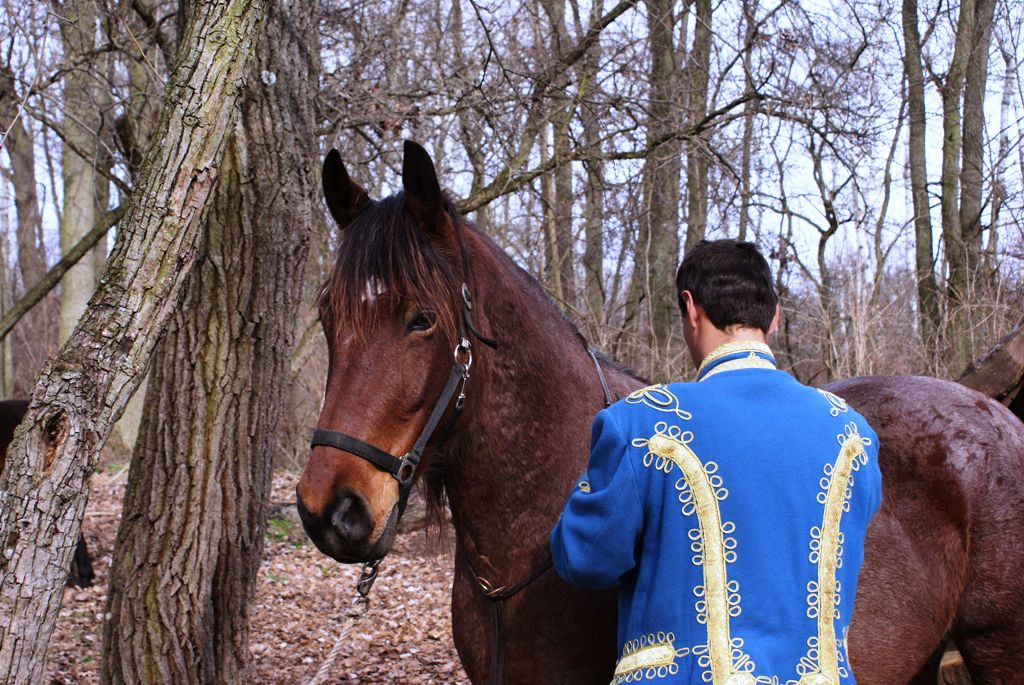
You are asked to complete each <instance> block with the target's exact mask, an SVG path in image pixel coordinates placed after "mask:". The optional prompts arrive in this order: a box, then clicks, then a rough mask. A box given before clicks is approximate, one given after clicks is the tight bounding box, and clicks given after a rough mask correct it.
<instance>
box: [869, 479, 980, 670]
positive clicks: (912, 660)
mask: <svg viewBox="0 0 1024 685" xmlns="http://www.w3.org/2000/svg"><path fill="white" fill-rule="evenodd" d="M891 490H892V491H893V492H895V487H893V488H891ZM894 499H895V498H894ZM892 501H893V500H889V502H887V503H883V505H882V510H881V511H880V512H879V513H878V515H876V516H875V518H874V520H872V522H871V525H870V526H869V528H868V548H867V549H866V550H865V552H866V553H865V558H864V565H863V566H861V571H860V579H859V581H858V587H857V599H856V602H855V605H854V613H853V620H852V622H851V624H850V638H849V644H850V664H851V666H852V667H853V675H854V677H855V678H856V679H857V684H858V685H926V684H927V685H935V683H936V680H937V673H938V662H937V661H936V655H938V658H940V659H941V656H942V647H943V646H944V644H945V641H946V634H947V632H948V631H949V628H950V625H951V624H952V623H953V620H954V618H955V616H956V611H957V605H958V603H959V599H960V592H961V589H962V588H963V586H964V581H963V579H964V578H965V577H966V575H967V571H966V565H967V555H966V550H964V549H963V546H962V544H961V543H960V538H959V533H958V531H957V530H956V527H955V526H953V525H950V524H948V523H942V524H936V523H934V522H932V521H929V524H930V525H929V527H927V531H928V535H927V538H928V539H927V540H924V541H922V540H918V539H915V536H914V535H912V534H910V533H908V531H907V529H906V528H905V527H904V526H903V524H902V523H901V521H900V520H899V519H898V518H897V517H896V516H894V514H893V511H892V510H891V506H892V505H891V502H892ZM929 674H931V679H930V680H929V679H928V678H929Z"/></svg>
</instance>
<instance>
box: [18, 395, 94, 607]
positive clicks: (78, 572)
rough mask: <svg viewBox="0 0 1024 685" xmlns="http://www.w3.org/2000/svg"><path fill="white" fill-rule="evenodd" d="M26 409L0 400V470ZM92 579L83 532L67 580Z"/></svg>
mask: <svg viewBox="0 0 1024 685" xmlns="http://www.w3.org/2000/svg"><path fill="white" fill-rule="evenodd" d="M27 411H28V401H26V400H0V472H2V471H3V470H4V463H5V462H6V461H7V448H8V447H9V446H10V444H11V441H12V440H13V439H14V429H16V428H17V427H18V424H20V423H21V420H22V419H23V418H25V412H27ZM92 579H93V570H92V560H91V559H90V558H89V548H88V547H86V546H85V535H84V534H83V535H81V536H79V538H78V545H77V546H76V547H75V558H74V561H73V562H72V564H71V574H70V575H69V576H68V582H69V583H72V584H74V585H77V586H78V587H89V586H90V585H92Z"/></svg>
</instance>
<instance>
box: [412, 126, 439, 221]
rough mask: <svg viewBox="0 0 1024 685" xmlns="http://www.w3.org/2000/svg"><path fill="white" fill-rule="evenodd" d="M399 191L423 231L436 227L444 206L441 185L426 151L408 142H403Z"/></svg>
mask: <svg viewBox="0 0 1024 685" xmlns="http://www.w3.org/2000/svg"><path fill="white" fill-rule="evenodd" d="M402 189H403V190H404V191H405V205H406V207H408V208H409V211H411V212H412V215H413V216H414V217H416V220H417V221H419V223H420V225H421V226H423V227H424V228H435V227H437V226H438V225H439V222H438V219H439V218H440V216H441V212H442V209H443V207H444V199H443V196H442V195H441V185H440V184H439V183H438V182H437V172H436V171H434V162H433V160H431V159H430V155H429V154H427V151H426V150H424V149H423V148H422V147H420V146H419V145H418V144H417V143H414V142H412V141H411V140H407V141H405V150H404V156H403V159H402Z"/></svg>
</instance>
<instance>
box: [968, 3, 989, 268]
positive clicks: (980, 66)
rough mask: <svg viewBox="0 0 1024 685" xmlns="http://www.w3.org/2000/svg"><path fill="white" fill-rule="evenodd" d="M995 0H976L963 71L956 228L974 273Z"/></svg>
mask: <svg viewBox="0 0 1024 685" xmlns="http://www.w3.org/2000/svg"><path fill="white" fill-rule="evenodd" d="M995 5H996V3H995V0H976V3H975V13H976V14H975V18H974V31H973V32H972V34H971V52H970V55H969V56H968V58H967V69H966V71H965V72H964V108H963V110H964V114H963V135H962V136H961V140H962V145H963V148H962V161H961V164H960V231H961V234H962V240H963V243H964V247H965V254H966V258H967V268H968V270H969V272H970V275H971V276H972V277H975V276H977V275H978V266H979V257H980V256H981V230H982V225H981V211H982V202H981V188H982V178H983V173H984V169H983V168H982V167H983V166H984V164H985V85H986V84H987V82H988V51H989V45H990V43H991V39H992V16H993V13H994V12H995Z"/></svg>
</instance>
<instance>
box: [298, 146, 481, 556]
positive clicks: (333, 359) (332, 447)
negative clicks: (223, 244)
mask: <svg viewBox="0 0 1024 685" xmlns="http://www.w3.org/2000/svg"><path fill="white" fill-rule="evenodd" d="M323 190H324V197H325V199H326V202H327V207H328V209H329V210H330V213H331V215H332V216H333V217H334V220H335V221H336V222H337V224H338V227H339V229H340V231H341V240H340V241H339V243H340V246H339V251H338V256H337V259H336V261H335V264H334V267H333V269H332V271H331V274H330V275H329V277H328V279H327V282H326V283H325V284H324V286H323V287H322V289H321V291H320V294H319V300H318V307H319V311H320V320H321V323H322V325H323V330H324V334H325V335H326V337H327V348H328V353H329V366H328V372H327V388H326V391H325V396H324V404H323V409H322V410H321V412H320V418H319V421H318V424H317V428H318V430H317V433H316V434H314V441H313V442H314V446H313V448H312V450H311V452H310V457H309V462H308V463H307V465H306V468H305V471H304V472H303V474H302V479H301V480H300V482H299V485H298V488H297V493H296V494H297V504H298V510H299V515H300V518H301V520H302V523H303V526H304V527H305V530H306V533H307V534H308V535H309V537H310V538H311V539H312V540H313V542H314V543H315V544H316V546H317V547H318V548H319V549H320V550H321V551H322V552H324V553H325V554H327V555H328V556H331V557H333V558H334V559H336V560H338V561H341V562H345V563H351V562H357V561H371V560H374V559H379V558H381V557H383V556H384V555H385V554H386V553H387V552H388V550H389V548H390V546H391V544H392V541H393V539H394V536H395V531H396V529H397V524H398V519H399V517H400V516H401V512H402V509H403V508H404V505H405V501H404V498H405V496H407V494H408V485H410V484H411V480H412V479H413V477H414V476H416V475H418V474H417V472H422V471H423V468H422V467H421V468H419V469H416V464H415V463H409V459H408V455H410V454H412V453H414V452H415V451H416V450H414V446H416V449H420V448H421V447H423V445H421V444H420V443H421V442H422V443H426V442H427V438H429V434H430V433H431V432H432V431H433V427H434V426H431V424H440V425H441V426H444V425H446V424H447V423H448V422H449V421H450V420H451V414H452V412H453V411H454V409H453V406H454V405H455V402H451V401H450V400H451V398H452V393H450V392H449V386H456V385H458V384H459V381H461V382H462V383H464V382H465V378H462V379H455V376H456V375H457V374H456V373H455V370H457V369H460V368H461V369H462V370H463V371H464V372H465V375H467V376H468V366H469V364H470V363H471V358H470V356H469V354H468V346H466V343H465V341H464V340H461V331H462V322H463V314H462V310H461V303H462V299H461V298H462V297H463V292H464V290H465V288H463V289H461V290H460V284H462V283H464V282H465V280H466V275H465V273H464V267H465V264H464V263H463V262H464V261H465V258H466V254H468V253H467V251H466V244H465V241H464V237H463V236H462V235H461V228H460V227H459V225H458V222H459V221H460V219H459V217H458V214H457V212H456V211H455V209H454V207H453V206H452V204H451V202H449V201H448V200H447V199H446V198H445V196H444V194H443V193H442V192H441V188H440V185H439V184H438V180H437V175H436V173H435V171H434V165H433V162H432V161H431V159H430V156H429V155H428V154H427V152H426V151H425V150H424V149H423V148H422V147H420V146H419V145H417V144H415V143H412V142H407V143H406V144H405V150H404V160H403V165H402V191H401V192H399V193H397V194H395V195H392V196H390V197H387V198H384V199H382V200H378V201H374V200H371V199H370V198H369V196H368V195H367V193H366V191H365V190H363V188H361V187H360V186H359V185H357V184H356V183H355V182H353V181H352V179H351V178H350V177H349V174H348V172H347V171H346V169H345V166H344V164H343V163H342V161H341V157H340V155H339V154H338V152H337V151H336V150H331V152H330V153H329V154H328V155H327V158H326V159H325V160H324V165H323ZM453 353H454V363H455V367H453ZM446 378H447V379H448V381H449V382H448V383H446ZM453 379H454V382H453ZM445 393H448V394H447V399H445V398H444V397H443V395H445ZM439 405H441V406H440V408H439V409H437V410H436V412H435V407H438V406H439ZM449 405H451V406H449ZM318 435H320V436H325V435H326V436H328V439H326V440H323V441H318V438H317V436H318ZM424 435H426V436H427V437H426V438H424V437H423V436H424ZM329 436H341V438H342V439H337V438H335V439H331V438H330V437H329ZM318 443H319V444H318ZM367 455H380V460H383V461H382V462H380V463H379V464H375V463H373V461H372V459H373V458H374V457H372V456H367ZM399 455H406V456H407V458H406V459H405V460H404V461H402V457H401V456H399ZM389 457H391V458H392V459H396V461H395V462H394V463H395V464H396V468H395V470H394V471H393V472H392V473H389V472H388V471H387V470H385V468H386V465H384V464H385V463H386V462H387V461H388V458H389ZM418 460H419V456H418V455H417V457H416V460H415V461H418ZM400 462H401V463H400Z"/></svg>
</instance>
